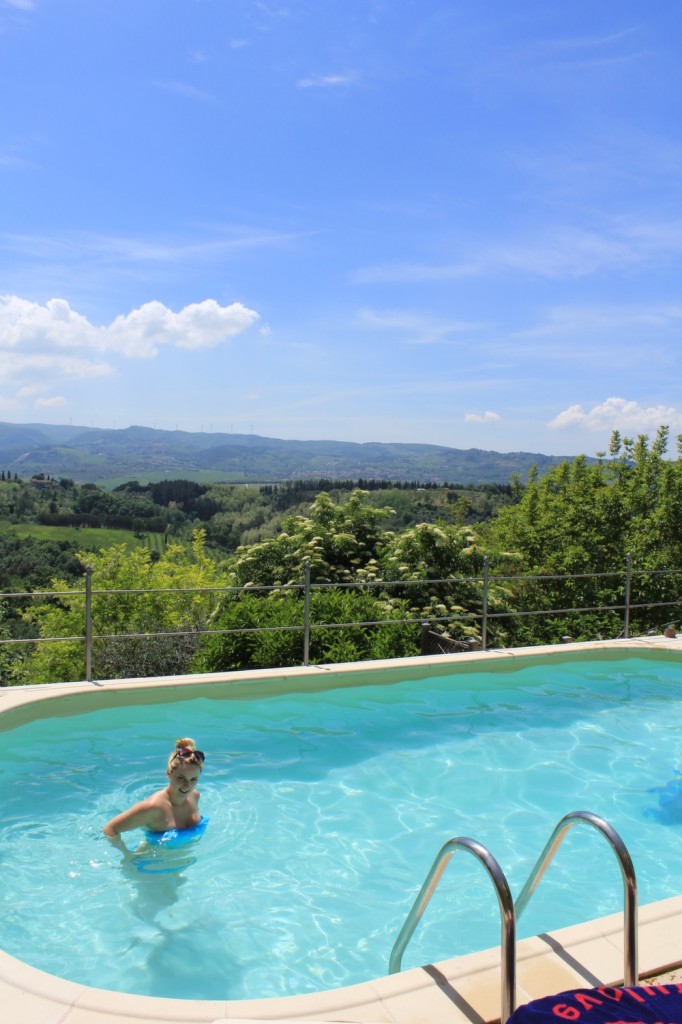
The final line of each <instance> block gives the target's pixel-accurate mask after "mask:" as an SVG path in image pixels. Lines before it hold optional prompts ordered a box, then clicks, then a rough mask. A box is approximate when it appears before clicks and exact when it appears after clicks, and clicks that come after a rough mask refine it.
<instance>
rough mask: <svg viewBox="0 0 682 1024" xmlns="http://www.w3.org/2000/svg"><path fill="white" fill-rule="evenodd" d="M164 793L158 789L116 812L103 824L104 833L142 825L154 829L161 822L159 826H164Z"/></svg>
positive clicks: (111, 834)
mask: <svg viewBox="0 0 682 1024" xmlns="http://www.w3.org/2000/svg"><path fill="white" fill-rule="evenodd" d="M164 795H165V794H164V791H163V790H158V791H157V792H156V793H152V794H151V796H148V797H145V799H144V800H140V801H139V803H136V804H133V806H132V807H129V808H128V810H127V811H123V813H122V814H117V815H116V817H115V818H112V819H111V821H109V822H107V824H106V825H105V826H104V830H103V831H104V833H105V835H108V836H114V835H118V834H119V833H120V832H129V831H130V830H131V829H134V828H144V827H148V828H150V829H152V830H153V831H155V830H156V828H157V827H158V826H159V824H161V828H164V827H165V826H164V824H163V823H164V822H165V820H166V812H165V804H164ZM166 799H167V798H166Z"/></svg>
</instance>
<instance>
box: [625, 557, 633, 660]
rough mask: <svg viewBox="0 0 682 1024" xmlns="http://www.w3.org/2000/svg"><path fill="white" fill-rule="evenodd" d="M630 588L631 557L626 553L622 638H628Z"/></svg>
mask: <svg viewBox="0 0 682 1024" xmlns="http://www.w3.org/2000/svg"><path fill="white" fill-rule="evenodd" d="M631 586H632V555H631V554H630V552H629V551H628V553H627V555H626V556H625V612H624V615H623V636H624V637H625V639H626V640H627V638H628V637H629V636H630V589H631Z"/></svg>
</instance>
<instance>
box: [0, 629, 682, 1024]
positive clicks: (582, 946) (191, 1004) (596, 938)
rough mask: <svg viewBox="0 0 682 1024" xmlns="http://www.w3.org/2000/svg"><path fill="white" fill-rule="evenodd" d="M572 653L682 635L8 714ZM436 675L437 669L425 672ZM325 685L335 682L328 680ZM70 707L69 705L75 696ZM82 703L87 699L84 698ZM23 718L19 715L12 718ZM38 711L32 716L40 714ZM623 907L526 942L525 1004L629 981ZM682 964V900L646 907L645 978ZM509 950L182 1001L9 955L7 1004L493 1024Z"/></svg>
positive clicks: (369, 666)
mask: <svg viewBox="0 0 682 1024" xmlns="http://www.w3.org/2000/svg"><path fill="white" fill-rule="evenodd" d="M569 647H570V649H571V650H572V651H574V652H575V651H585V652H588V653H589V652H594V651H595V650H599V651H601V652H603V651H604V650H605V649H610V650H614V651H619V652H621V653H626V652H627V651H628V650H633V651H635V650H642V649H643V648H648V649H651V648H660V649H665V650H675V651H677V652H678V653H681V652H682V644H681V643H680V640H679V639H677V638H675V639H673V638H665V637H640V638H629V639H621V640H611V641H594V642H591V643H583V644H578V643H575V644H571V645H563V644H562V645H557V646H543V647H526V648H514V649H505V650H490V651H485V652H482V651H476V652H471V653H463V654H455V655H434V656H426V657H419V658H405V659H400V660H398V661H396V660H391V661H375V662H362V663H352V664H348V665H324V666H310V667H307V668H304V667H300V668H294V669H268V670H263V671H259V672H234V673H206V674H201V675H196V676H168V677H160V678H154V679H127V680H103V681H97V682H94V683H82V682H71V683H52V684H44V685H38V686H22V687H2V688H0V719H2V717H3V716H5V715H6V713H7V712H8V711H12V710H15V711H19V710H20V709H22V708H24V709H25V710H26V712H27V713H28V711H29V709H33V710H34V711H37V710H38V708H37V707H36V705H41V707H40V710H41V711H42V710H43V708H44V709H45V711H46V710H47V706H46V705H43V701H49V700H54V699H55V698H58V697H63V696H69V695H71V696H76V695H81V694H86V693H88V694H93V693H94V692H99V693H106V692H109V693H115V692H117V691H120V690H123V689H125V690H127V691H128V692H130V691H131V690H133V691H138V692H139V691H141V690H142V691H147V692H149V691H152V690H154V689H157V688H159V687H169V686H172V687H174V688H175V687H178V686H182V687H188V686H189V687H194V686H197V685H209V686H210V685H212V684H216V683H220V684H224V683H226V682H229V683H233V684H235V685H236V686H241V685H243V684H247V683H249V681H251V680H256V679H257V680H258V681H264V682H266V681H267V682H269V683H270V685H273V684H276V683H277V682H279V683H280V684H282V685H286V683H287V681H291V680H292V679H297V680H301V681H302V682H303V684H304V686H305V685H306V683H307V684H309V685H310V686H311V687H314V688H315V689H317V688H319V686H320V683H321V682H322V680H323V678H324V677H325V676H329V682H330V683H331V682H332V676H337V675H341V676H343V677H344V679H346V680H348V681H349V682H351V685H353V683H352V680H353V676H354V675H355V678H356V679H358V680H359V677H360V675H361V674H362V673H363V672H365V671H368V670H373V669H376V668H382V669H386V668H392V669H399V670H400V671H401V672H404V671H405V670H408V671H411V672H413V673H415V672H416V673H417V674H419V675H421V674H427V673H428V672H430V673H431V674H433V667H434V666H438V668H439V671H441V670H442V671H446V670H447V668H448V667H450V668H451V667H452V666H453V665H457V666H460V667H462V666H464V665H465V664H468V665H469V666H472V665H473V664H478V665H480V664H481V663H483V662H486V661H490V660H491V659H495V660H497V659H500V658H515V659H516V658H525V657H528V656H529V655H545V656H561V655H564V656H565V655H566V654H567V653H568V650H567V648H569ZM425 670H426V671H425ZM322 685H323V686H324V683H322ZM69 703H70V702H69ZM79 703H80V702H79ZM8 717H9V718H12V717H13V715H11V714H10V715H9V716H8ZM30 717H33V715H32V714H31V715H30ZM623 957H624V952H623V925H622V914H612V915H609V916H608V917H603V918H599V919H596V920H592V921H588V922H585V923H582V924H578V925H573V926H571V927H569V928H563V929H561V930H558V931H555V932H552V933H547V934H545V935H539V936H535V937H533V938H530V939H524V940H521V941H520V942H519V943H518V944H517V1004H521V1003H524V1002H527V1001H528V1000H529V999H533V998H537V997H539V996H541V995H549V994H551V993H556V992H561V991H564V990H566V989H569V988H575V987H586V986H590V985H607V986H610V985H614V984H619V983H622V981H623ZM680 964H682V895H681V896H673V897H670V898H669V899H667V900H662V901H659V902H657V903H651V904H647V905H645V906H642V907H640V910H639V974H640V978H646V977H653V976H654V975H657V974H660V973H662V972H663V971H666V970H669V969H672V968H675V967H677V966H679V965H680ZM500 992H501V980H500V950H499V948H493V949H488V950H484V951H481V952H477V953H471V954H468V955H466V956H461V957H456V958H453V959H450V960H446V961H443V962H441V963H438V964H433V965H427V966H425V967H420V968H414V969H411V970H406V971H403V972H401V973H400V974H395V975H391V976H387V977H382V978H377V979H374V980H373V981H370V982H365V983H362V984H359V985H352V986H348V987H346V988H339V989H331V990H328V991H323V992H317V993H310V994H306V995H299V996H283V997H278V998H269V999H249V1000H225V1001H223V1000H179V999H162V998H155V997H151V996H136V995H128V994H125V993H119V992H111V991H108V990H103V989H97V988H91V987H88V986H85V985H79V984H77V983H75V982H69V981H65V980H64V979H61V978H57V977H54V976H53V975H50V974H47V973H46V972H44V971H40V970H38V969H36V968H33V967H30V966H29V965H28V964H25V963H23V962H22V961H19V960H16V959H15V958H14V957H11V956H9V954H7V953H4V952H2V951H0V1005H2V1007H3V1010H4V1014H3V1016H4V1019H5V1020H7V1021H8V1024H119V1022H120V1024H124V1022H126V1024H144V1022H150V1021H155V1022H159V1024H189V1022H201V1024H210V1022H215V1021H227V1020H230V1021H232V1022H233V1024H236V1022H237V1021H240V1020H244V1021H247V1020H248V1021H250V1022H255V1021H265V1020H267V1021H274V1020H283V1021H284V1020H287V1021H290V1022H291V1021H294V1020H302V1019H305V1020H312V1021H348V1022H356V1024H424V1022H425V1021H427V1020H428V1021H429V1024H441V1022H442V1024H446V1021H447V1022H448V1024H464V1022H467V1024H487V1022H491V1021H495V1020H499V1016H500Z"/></svg>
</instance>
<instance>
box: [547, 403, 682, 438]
mask: <svg viewBox="0 0 682 1024" xmlns="http://www.w3.org/2000/svg"><path fill="white" fill-rule="evenodd" d="M662 425H666V426H669V427H672V428H673V429H676V430H677V429H680V428H682V409H676V408H675V407H674V406H665V405H654V406H648V407H647V408H644V407H643V406H641V405H639V403H638V402H634V401H628V400H627V399H625V398H616V397H613V398H607V399H606V401H605V402H602V403H601V404H600V405H595V406H593V407H592V408H591V409H589V410H588V411H585V409H584V408H583V406H582V405H571V406H569V407H568V408H567V409H564V410H563V411H562V412H560V413H559V414H558V416H555V417H554V419H553V420H551V421H550V422H549V423H548V426H549V427H550V428H551V429H552V430H563V429H566V428H570V427H585V428H587V429H588V430H592V431H595V432H596V431H599V432H603V431H605V430H619V431H626V432H633V433H646V432H647V431H651V430H657V429H658V427H660V426H662Z"/></svg>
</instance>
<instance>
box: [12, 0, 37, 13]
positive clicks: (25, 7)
mask: <svg viewBox="0 0 682 1024" xmlns="http://www.w3.org/2000/svg"><path fill="white" fill-rule="evenodd" d="M4 2H5V4H7V6H8V7H16V8H17V9H18V10H20V11H34V10H35V8H36V5H35V3H34V2H33V0H4Z"/></svg>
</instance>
